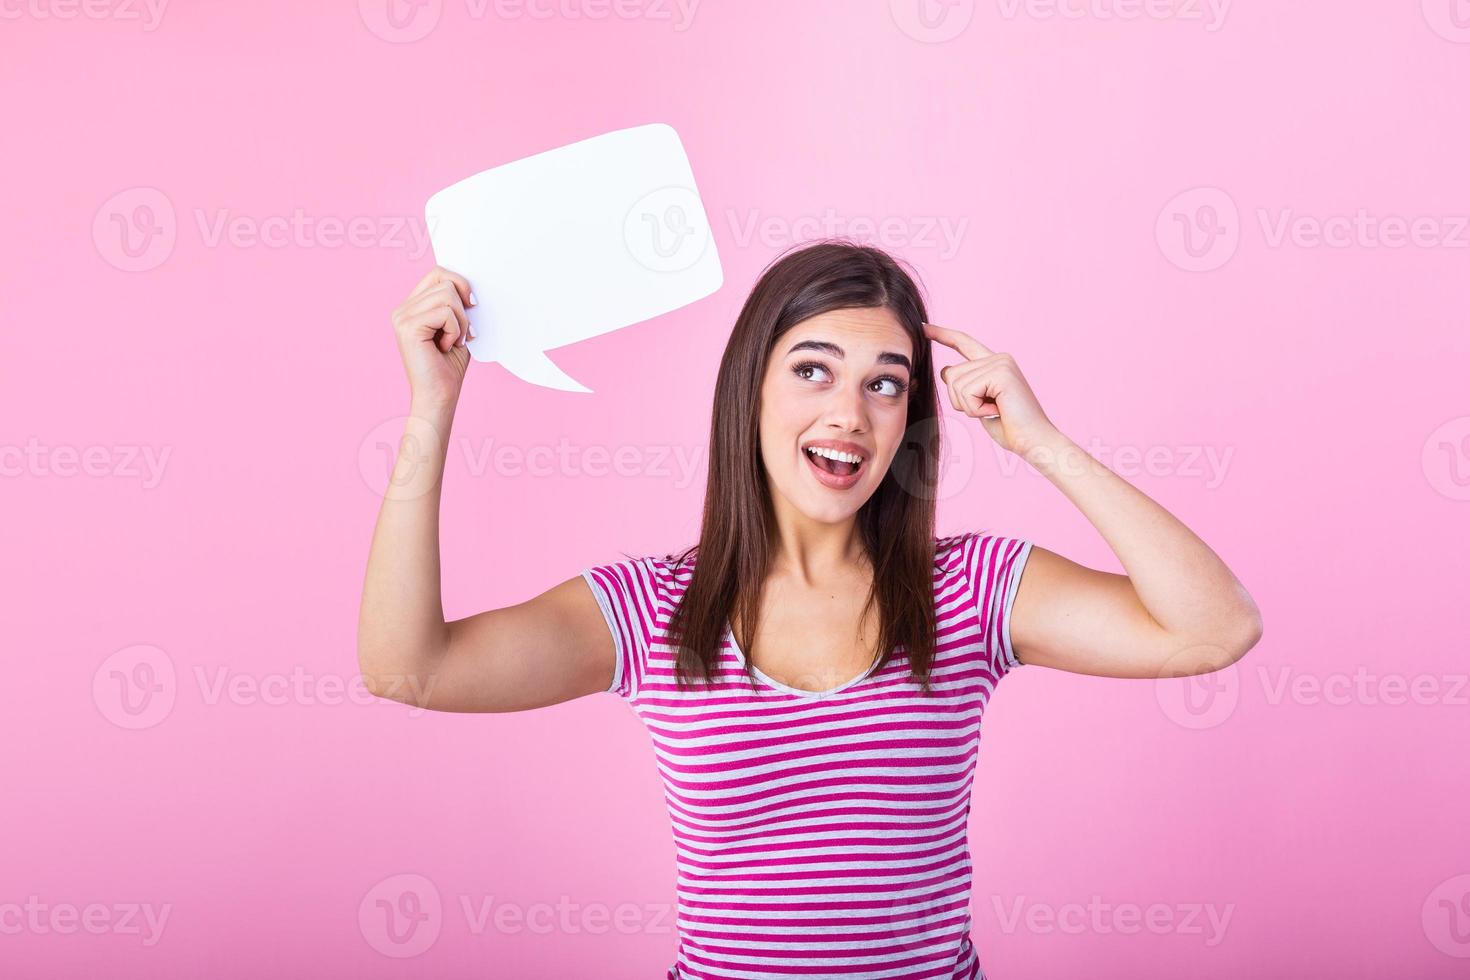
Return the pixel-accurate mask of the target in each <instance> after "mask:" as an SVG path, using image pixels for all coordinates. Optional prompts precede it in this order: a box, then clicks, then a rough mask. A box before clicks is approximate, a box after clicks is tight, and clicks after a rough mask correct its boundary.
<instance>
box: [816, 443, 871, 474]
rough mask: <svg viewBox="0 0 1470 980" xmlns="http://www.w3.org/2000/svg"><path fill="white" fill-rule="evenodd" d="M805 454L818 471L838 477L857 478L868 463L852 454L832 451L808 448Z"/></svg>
mask: <svg viewBox="0 0 1470 980" xmlns="http://www.w3.org/2000/svg"><path fill="white" fill-rule="evenodd" d="M803 452H804V453H805V454H806V458H807V459H808V460H809V461H810V462H811V463H812V465H813V466H815V467H817V469H819V470H822V471H823V472H826V473H831V474H832V475H833V476H838V477H851V476H856V475H857V472H858V470H860V469H862V468H863V465H864V464H865V463H866V462H867V460H866V459H864V458H863V457H861V456H855V455H854V454H852V453H841V452H836V451H834V450H831V449H822V448H808V449H805V450H803Z"/></svg>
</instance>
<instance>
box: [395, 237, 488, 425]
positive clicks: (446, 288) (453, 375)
mask: <svg viewBox="0 0 1470 980" xmlns="http://www.w3.org/2000/svg"><path fill="white" fill-rule="evenodd" d="M473 305H475V302H474V293H472V292H470V284H469V282H468V280H466V279H465V278H464V277H463V276H461V275H458V274H456V273H453V272H450V271H449V270H448V269H445V268H442V267H440V266H435V267H434V268H433V269H432V270H430V272H429V274H428V275H426V276H424V278H423V279H422V280H420V281H419V284H418V285H417V286H415V287H414V288H413V292H411V293H409V294H408V298H407V299H405V300H404V301H403V304H402V305H401V306H399V307H398V309H396V310H394V311H393V333H394V335H395V336H397V338H398V353H399V356H401V357H402V358H403V368H404V370H405V371H406V372H407V373H408V386H409V390H410V391H411V393H412V398H413V402H414V404H415V405H421V406H425V407H432V408H446V407H451V406H453V405H454V404H455V402H457V401H458V400H459V392H460V388H461V387H462V386H463V384H464V376H465V372H466V371H467V370H468V369H469V365H470V352H469V348H467V347H466V346H465V342H466V340H467V337H466V335H467V334H468V333H469V326H470V321H469V317H468V315H466V313H465V308H466V307H469V306H473Z"/></svg>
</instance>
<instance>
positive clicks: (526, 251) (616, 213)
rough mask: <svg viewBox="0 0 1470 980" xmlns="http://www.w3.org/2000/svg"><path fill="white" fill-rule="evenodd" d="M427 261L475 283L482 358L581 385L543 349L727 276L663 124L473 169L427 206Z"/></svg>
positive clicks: (666, 306)
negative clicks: (431, 254)
mask: <svg viewBox="0 0 1470 980" xmlns="http://www.w3.org/2000/svg"><path fill="white" fill-rule="evenodd" d="M425 216H426V218H427V220H428V229H429V237H430V240H431V241H432V242H433V244H434V258H435V260H436V261H437V262H438V264H439V265H441V266H443V267H444V268H446V269H449V270H451V271H453V272H458V273H459V274H460V275H462V276H464V277H465V278H466V279H468V280H469V281H470V285H471V287H472V288H473V289H474V291H475V299H476V301H477V305H475V306H474V307H471V308H470V309H469V310H468V311H467V312H468V313H469V318H470V325H471V327H472V328H473V330H474V333H475V338H474V339H473V340H471V341H470V342H469V344H468V346H469V351H470V354H471V356H473V357H474V359H475V360H477V361H499V362H500V363H501V364H503V365H505V367H506V369H507V370H509V371H510V372H511V373H512V374H514V375H516V376H517V377H519V378H522V379H524V380H526V381H529V382H531V383H532V384H538V385H542V386H544V387H547V388H558V389H561V390H563V391H590V390H591V389H590V388H586V387H584V386H583V385H581V384H579V383H578V382H577V381H575V380H574V379H572V378H571V377H569V376H568V375H567V374H566V373H564V372H563V371H562V370H561V368H559V367H557V366H556V364H555V363H553V362H552V360H551V358H549V357H547V356H546V351H549V350H555V349H556V348H558V347H563V346H565V345H567V344H571V343H575V342H577V341H579V340H586V339H587V338H588V337H596V336H598V335H599V334H604V333H608V332H609V331H612V330H617V329H619V328H622V327H626V326H628V325H630V324H633V323H638V322H640V321H642V320H647V319H650V318H652V317H655V316H658V315H659V314H661V313H667V312H669V311H670V310H677V309H678V308H679V307H681V306H687V305H688V304H690V303H692V302H694V301H695V300H697V299H702V298H703V297H705V296H708V295H710V294H711V293H713V292H714V291H715V290H717V289H719V288H720V284H721V283H722V282H724V275H723V273H722V271H721V269H720V257H719V255H718V254H717V252H716V250H715V243H714V238H713V237H712V236H711V235H710V227H709V219H708V218H707V217H706V215H705V211H704V204H703V203H702V202H701V201H700V199H699V192H698V190H697V189H696V188H695V186H694V173H693V171H692V170H691V169H690V167H689V158H688V157H687V156H686V155H685V153H684V146H683V144H682V143H680V142H679V136H678V134H677V133H675V132H674V130H673V128H672V127H670V126H667V125H664V124H662V123H655V124H652V125H648V126H636V127H634V128H632V129H621V130H617V131H616V132H612V133H606V134H604V135H602V136H595V137H593V138H591V139H586V140H582V141H581V142H579V143H573V144H571V145H569V146H563V147H559V148H557V149H554V150H548V151H546V152H545V153H538V154H536V155H535V156H530V157H526V158H525V159H523V160H517V161H515V162H514V163H507V164H505V165H504V166H500V167H495V168H493V169H491V170H486V171H483V172H481V173H478V174H475V175H474V176H473V177H469V178H467V179H465V180H462V181H460V182H459V183H457V184H455V185H453V186H452V187H448V188H445V189H444V190H442V191H440V192H439V193H437V194H435V195H434V196H433V197H431V198H429V203H428V205H427V206H426V208H425Z"/></svg>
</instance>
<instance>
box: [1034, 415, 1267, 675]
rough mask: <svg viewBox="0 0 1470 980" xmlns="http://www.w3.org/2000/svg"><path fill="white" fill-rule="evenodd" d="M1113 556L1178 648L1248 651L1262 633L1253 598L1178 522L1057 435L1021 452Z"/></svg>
mask: <svg viewBox="0 0 1470 980" xmlns="http://www.w3.org/2000/svg"><path fill="white" fill-rule="evenodd" d="M1025 455H1026V458H1027V460H1028V461H1030V463H1031V465H1032V466H1034V467H1035V468H1036V470H1037V471H1038V472H1039V473H1041V474H1042V475H1043V476H1045V477H1046V478H1047V479H1048V480H1049V481H1050V482H1051V483H1052V484H1053V485H1054V486H1055V487H1056V488H1057V489H1058V490H1060V491H1061V492H1062V493H1063V494H1065V495H1066V497H1067V499H1068V500H1070V501H1072V503H1073V504H1074V505H1076V507H1077V509H1078V510H1080V511H1081V512H1082V514H1083V516H1085V517H1086V518H1087V519H1088V520H1089V521H1090V522H1092V525H1093V526H1094V527H1096V528H1097V530H1098V533H1099V534H1101V535H1102V537H1103V539H1104V540H1105V541H1106V542H1107V543H1108V546H1109V547H1110V548H1112V550H1113V553H1114V554H1115V555H1117V556H1118V560H1119V561H1120V562H1121V563H1122V565H1123V568H1124V570H1125V571H1126V573H1127V575H1128V579H1129V581H1130V582H1131V583H1132V585H1133V588H1134V590H1135V592H1136V593H1137V595H1138V599H1139V602H1140V603H1141V604H1142V605H1143V607H1144V609H1146V610H1147V611H1148V613H1149V615H1150V616H1151V617H1152V618H1153V620H1154V622H1156V623H1157V624H1158V626H1159V627H1160V628H1161V629H1163V630H1164V631H1166V632H1167V633H1169V634H1170V635H1171V636H1173V637H1175V638H1177V639H1178V640H1179V642H1180V646H1181V647H1182V646H1185V645H1190V644H1196V643H1198V644H1211V645H1215V646H1225V647H1227V648H1235V649H1239V652H1241V653H1243V652H1244V650H1245V649H1249V648H1250V646H1251V645H1252V644H1254V642H1255V641H1256V639H1257V638H1258V637H1259V635H1260V615H1259V612H1258V610H1257V609H1256V606H1255V603H1254V601H1253V600H1252V599H1251V597H1250V594H1249V593H1248V592H1247V591H1246V590H1245V588H1244V587H1243V586H1242V585H1241V583H1240V581H1239V580H1238V579H1237V578H1236V577H1235V575H1234V573H1232V572H1231V571H1230V569H1229V568H1228V567H1227V566H1226V564H1225V562H1224V561H1222V560H1221V559H1220V556H1219V555H1217V554H1215V552H1214V551H1213V550H1212V549H1211V548H1210V546H1209V545H1207V544H1205V542H1204V541H1203V540H1201V539H1200V538H1199V536H1198V535H1196V534H1195V533H1194V532H1193V531H1191V530H1190V529H1189V528H1188V527H1186V526H1185V525H1184V524H1183V523H1182V522H1181V521H1179V519H1178V518H1176V517H1174V515H1173V514H1170V513H1169V512H1168V511H1167V510H1165V509H1164V508H1163V507H1162V506H1160V505H1159V504H1158V503H1157V502H1155V501H1154V500H1152V499H1150V498H1149V497H1148V495H1146V494H1145V493H1143V492H1142V491H1141V490H1139V489H1138V488H1137V487H1135V486H1133V485H1132V484H1130V483H1129V482H1128V481H1127V480H1124V479H1123V478H1122V477H1120V476H1118V475H1117V474H1116V473H1114V472H1113V471H1112V470H1110V469H1108V468H1107V467H1106V466H1104V465H1103V464H1102V463H1100V462H1099V461H1097V460H1096V459H1094V458H1093V457H1092V456H1090V455H1089V454H1088V453H1087V452H1086V451H1085V450H1083V449H1082V448H1081V447H1080V446H1078V445H1077V444H1076V443H1075V442H1073V441H1072V440H1071V439H1069V438H1067V437H1066V436H1065V435H1063V434H1062V433H1060V432H1056V433H1055V435H1053V436H1051V437H1049V438H1048V439H1046V440H1044V441H1042V442H1041V443H1040V444H1038V445H1036V446H1034V447H1032V448H1031V449H1029V450H1028V451H1027V453H1026V454H1025Z"/></svg>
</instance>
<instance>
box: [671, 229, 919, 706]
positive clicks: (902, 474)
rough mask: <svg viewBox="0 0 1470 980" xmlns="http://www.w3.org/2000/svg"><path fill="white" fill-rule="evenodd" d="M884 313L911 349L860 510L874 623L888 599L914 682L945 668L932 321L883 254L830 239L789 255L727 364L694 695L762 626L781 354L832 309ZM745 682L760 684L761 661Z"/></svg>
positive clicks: (776, 265) (680, 639)
mask: <svg viewBox="0 0 1470 980" xmlns="http://www.w3.org/2000/svg"><path fill="white" fill-rule="evenodd" d="M853 307H884V308H886V309H888V310H890V311H891V312H892V313H893V315H894V316H895V317H896V318H897V319H898V321H899V323H900V324H902V325H903V328H904V330H905V331H906V332H907V333H908V335H909V339H910V340H911V341H912V342H913V349H914V364H913V373H912V377H911V379H910V386H909V398H908V418H907V428H906V430H905V433H904V438H903V442H902V443H901V444H900V446H899V449H898V452H897V454H896V455H895V456H894V459H893V463H892V465H890V467H889V469H888V472H887V473H885V474H884V476H883V480H882V482H881V483H880V484H879V486H878V489H877V490H876V491H874V493H873V496H872V497H870V498H869V499H868V501H867V502H866V503H865V504H863V506H862V508H861V509H860V510H859V511H858V515H857V524H858V528H859V530H860V535H861V539H862V544H863V547H864V550H865V552H866V554H867V557H868V559H869V561H870V563H871V565H872V567H873V583H872V587H871V588H870V589H869V591H868V595H867V599H866V602H865V603H864V606H863V612H864V614H866V613H867V611H868V610H869V609H871V608H872V605H873V603H874V602H876V603H877V606H878V612H879V623H880V627H879V631H878V641H879V644H880V645H879V650H880V651H881V659H880V661H879V664H878V669H881V667H882V665H883V664H884V663H886V662H887V661H888V659H889V657H890V656H891V655H892V653H893V651H894V648H895V647H896V646H898V645H900V644H902V645H903V647H904V649H905V651H906V652H907V656H908V662H909V673H910V677H911V678H913V679H915V680H917V681H918V682H919V684H920V685H921V688H922V690H923V691H924V692H926V693H927V692H928V690H929V670H930V666H931V664H932V663H933V660H934V584H933V582H934V580H933V572H934V569H933V562H934V508H935V498H936V493H935V489H936V487H937V484H938V473H939V451H940V446H939V424H938V423H939V397H938V393H937V392H936V390H935V383H934V368H933V362H932V359H931V357H930V342H929V339H928V338H927V337H925V336H924V329H923V324H924V323H925V321H926V320H927V319H928V313H927V312H926V310H925V308H924V299H923V296H922V295H921V294H920V291H919V288H918V286H917V285H916V284H915V281H914V278H913V277H911V276H910V275H909V274H908V272H906V271H905V270H904V268H903V267H901V266H900V264H899V261H898V260H895V259H894V258H893V257H892V256H889V255H888V254H887V253H885V252H883V251H882V250H880V249H877V248H872V247H869V246H864V245H856V244H852V243H850V242H844V241H823V242H819V243H817V244H815V245H808V246H805V247H801V248H800V249H798V250H796V251H790V252H788V253H787V254H785V255H783V256H780V257H778V258H777V259H776V260H775V261H774V262H772V263H771V264H770V265H768V266H767V267H766V269H765V270H764V271H763V272H762V274H761V277H760V279H759V281H757V282H756V284H755V288H754V289H752V290H751V293H750V296H749V297H747V298H746V301H745V305H744V307H743V308H742V309H741V311H740V316H739V317H738V318H737V319H736V321H735V329H734V330H733V331H732V332H731V334H730V340H729V343H728V344H726V346H725V353H724V356H723V357H722V358H721V360H720V373H719V378H718V380H717V381H716V383H715V400H714V412H713V420H712V423H711V425H710V444H709V477H708V484H707V487H706V490H705V498H704V518H703V523H702V526H701V529H700V536H699V541H698V543H697V544H695V545H693V546H691V547H690V548H688V549H686V550H685V551H684V552H683V554H682V555H679V556H677V558H676V556H674V555H668V556H667V557H668V558H669V559H670V560H676V561H677V562H678V563H679V564H680V565H682V564H683V563H684V561H685V560H686V559H687V558H688V557H689V555H690V554H691V553H694V552H697V560H696V561H695V564H694V573H693V577H692V579H691V581H690V583H689V586H688V588H687V589H686V590H685V592H684V594H683V597H682V598H681V600H680V602H679V605H678V607H677V608H676V609H675V610H674V613H673V614H672V617H671V619H670V622H669V626H668V635H669V638H670V642H673V643H676V644H677V646H678V657H677V663H676V669H675V676H676V681H677V683H678V686H679V687H680V688H684V687H686V686H687V684H688V682H690V681H692V680H693V679H695V678H698V679H700V680H702V681H705V682H708V681H710V680H711V679H713V678H714V677H715V676H716V675H717V674H718V672H719V671H718V664H719V654H720V647H721V643H722V641H723V639H724V636H725V632H726V630H727V629H730V628H731V627H730V624H731V623H734V622H738V623H739V624H740V626H741V629H740V633H739V634H738V635H736V637H735V641H736V643H737V644H739V646H740V648H741V649H742V650H744V651H750V650H751V649H752V643H751V642H750V641H751V638H752V637H753V636H754V633H755V624H756V623H757V622H758V620H759V616H760V607H761V594H762V592H763V591H764V587H765V581H766V576H767V573H768V571H769V568H770V562H771V540H772V534H773V532H774V530H775V512H774V510H773V508H772V504H771V491H770V487H769V485H768V483H767V480H766V473H765V467H764V466H763V465H762V462H761V453H760V445H759V431H760V430H759V425H760V412H761V405H760V392H761V383H762V380H763V379H764V377H765V374H766V368H767V364H768V362H769V360H770V356H771V351H772V350H773V349H774V347H775V345H776V342H777V341H778V340H779V339H780V337H781V335H782V334H784V333H786V332H787V331H788V330H790V329H791V328H792V327H794V326H795V325H796V324H798V323H800V322H802V321H803V320H806V319H808V318H810V317H813V316H816V315H818V314H820V313H826V312H828V311H830V310H838V309H849V308H853ZM745 659H746V662H745V674H746V677H747V679H748V680H749V681H750V684H751V686H752V687H755V686H756V682H755V674H754V667H753V657H752V656H750V655H747V656H746V658H745Z"/></svg>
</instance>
